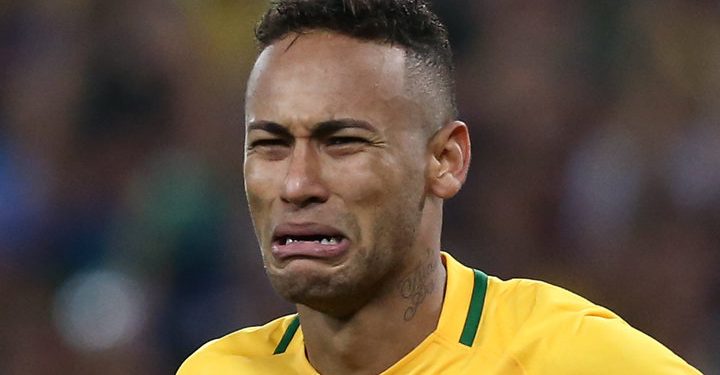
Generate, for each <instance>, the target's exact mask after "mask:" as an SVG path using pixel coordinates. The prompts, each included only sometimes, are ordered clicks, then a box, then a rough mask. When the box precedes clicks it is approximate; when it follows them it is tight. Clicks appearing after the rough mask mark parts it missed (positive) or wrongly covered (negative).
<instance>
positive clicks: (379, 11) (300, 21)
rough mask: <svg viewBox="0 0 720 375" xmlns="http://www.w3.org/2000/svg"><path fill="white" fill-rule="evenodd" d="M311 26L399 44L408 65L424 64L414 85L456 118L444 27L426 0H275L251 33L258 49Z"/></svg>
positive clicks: (448, 118)
mask: <svg viewBox="0 0 720 375" xmlns="http://www.w3.org/2000/svg"><path fill="white" fill-rule="evenodd" d="M312 30H327V31H330V32H336V33H338V34H343V35H346V36H350V37H353V38H356V39H360V40H366V41H371V42H377V43H383V44H385V43H387V44H391V45H397V46H400V47H402V48H403V49H405V51H406V56H408V60H410V61H409V63H408V64H407V65H408V67H409V68H408V69H414V68H415V67H424V68H426V70H425V71H424V72H425V74H423V75H422V76H423V78H424V79H422V80H421V81H423V82H418V83H419V84H420V85H421V87H422V88H423V89H424V90H425V91H427V92H428V93H429V94H430V95H432V96H436V97H438V96H439V98H440V99H441V102H442V106H443V108H442V109H441V110H442V111H443V112H444V114H443V115H442V117H443V119H442V120H443V121H449V120H451V119H452V118H454V117H456V116H457V107H456V104H455V82H454V80H453V78H452V75H453V70H454V66H453V62H452V51H451V49H450V42H449V41H448V33H447V29H446V28H445V26H444V25H443V24H442V22H441V21H440V19H439V18H438V16H437V15H436V14H435V13H433V12H432V10H431V9H430V6H429V4H428V2H427V1H426V0H275V1H272V2H271V5H270V9H268V11H267V12H266V13H265V15H264V16H263V17H262V19H261V20H260V22H259V23H258V25H257V27H256V28H255V37H256V39H257V42H258V46H259V48H260V49H261V50H263V49H265V48H266V47H268V46H269V45H271V44H273V43H275V42H276V41H278V40H280V39H282V38H283V37H285V36H286V35H288V34H291V33H303V32H307V31H312ZM437 125H442V124H437Z"/></svg>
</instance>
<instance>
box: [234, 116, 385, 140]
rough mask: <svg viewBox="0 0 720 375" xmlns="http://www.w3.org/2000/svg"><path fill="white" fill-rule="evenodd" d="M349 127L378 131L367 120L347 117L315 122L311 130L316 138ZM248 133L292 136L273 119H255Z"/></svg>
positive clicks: (249, 126) (285, 127) (286, 128)
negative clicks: (259, 132)
mask: <svg viewBox="0 0 720 375" xmlns="http://www.w3.org/2000/svg"><path fill="white" fill-rule="evenodd" d="M347 128H360V129H365V130H368V131H370V132H373V133H376V132H377V129H376V128H375V127H374V126H373V125H372V124H370V123H369V122H367V121H363V120H358V119H352V118H346V119H337V120H328V121H322V122H319V123H317V124H315V125H314V126H313V127H312V130H311V133H312V134H311V136H312V137H315V138H323V137H326V136H328V135H330V134H333V133H335V132H338V131H340V130H342V129H347ZM247 129H248V133H249V132H251V131H253V130H263V131H266V132H268V133H271V134H274V135H277V136H280V137H292V136H293V135H292V133H291V132H290V130H289V129H288V127H287V126H284V125H281V124H278V123H276V122H273V121H264V120H259V121H253V122H251V123H250V124H249V125H248V128H247Z"/></svg>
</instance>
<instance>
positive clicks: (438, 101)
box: [256, 27, 457, 135]
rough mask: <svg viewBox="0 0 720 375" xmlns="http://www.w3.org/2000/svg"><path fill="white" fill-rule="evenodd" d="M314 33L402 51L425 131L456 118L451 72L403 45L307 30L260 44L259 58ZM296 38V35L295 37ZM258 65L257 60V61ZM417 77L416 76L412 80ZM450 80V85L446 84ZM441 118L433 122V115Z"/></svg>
mask: <svg viewBox="0 0 720 375" xmlns="http://www.w3.org/2000/svg"><path fill="white" fill-rule="evenodd" d="M313 32H324V33H329V34H336V35H341V36H344V37H347V38H351V39H354V40H356V41H360V42H364V43H373V44H376V45H379V46H386V47H390V48H398V49H400V50H401V51H403V56H404V62H403V67H404V70H403V74H404V78H405V79H404V82H405V83H404V85H403V90H404V91H405V92H407V93H410V94H411V95H413V96H414V97H421V99H420V101H421V102H423V104H427V105H422V108H423V109H424V110H425V112H426V113H425V114H424V116H423V117H424V118H425V122H426V124H423V128H424V129H425V130H427V131H428V132H429V134H428V135H431V134H433V133H434V132H435V131H436V130H437V129H439V128H440V127H442V126H443V125H445V123H448V122H450V121H452V120H454V119H455V118H456V117H457V109H456V107H455V101H454V98H453V96H454V92H453V90H454V88H453V85H454V83H453V82H452V80H453V78H452V68H451V67H450V68H449V69H445V68H444V67H443V66H442V65H441V66H440V67H434V66H432V63H431V62H430V61H429V60H430V56H429V55H428V54H423V53H422V52H420V51H418V50H415V49H413V48H411V47H410V46H406V45H404V44H402V43H395V42H393V41H392V40H382V39H373V38H362V37H358V36H356V35H352V34H351V33H346V32H343V31H340V30H334V29H331V28H323V27H318V28H305V29H300V30H291V31H288V32H287V33H285V34H282V35H280V36H278V37H276V38H274V39H272V41H270V42H269V43H262V42H261V43H259V45H258V47H259V48H258V50H259V53H258V56H259V55H260V54H262V53H263V52H264V51H265V50H266V49H267V48H269V47H271V46H273V45H275V44H276V43H278V42H280V41H281V40H284V39H286V38H288V37H292V38H293V40H292V41H291V42H290V43H289V44H288V46H287V47H286V50H287V49H290V48H292V46H293V45H294V44H295V41H296V40H297V39H298V38H300V37H302V36H303V35H306V34H310V33H313ZM293 34H294V35H293ZM256 61H257V58H256ZM414 73H416V74H417V76H413V75H414ZM435 74H438V75H446V76H447V77H446V79H436V78H434V77H433V75H435ZM445 80H448V81H450V82H448V85H445V84H444V82H442V81H445ZM423 87H426V88H427V87H431V88H432V91H433V92H436V93H439V94H440V95H432V92H426V91H427V90H423ZM433 113H434V114H438V113H439V114H440V115H439V118H438V115H436V116H435V118H433V116H432V114H433Z"/></svg>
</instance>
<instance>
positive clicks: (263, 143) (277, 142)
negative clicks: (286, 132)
mask: <svg viewBox="0 0 720 375" xmlns="http://www.w3.org/2000/svg"><path fill="white" fill-rule="evenodd" d="M287 145H288V143H287V141H285V140H284V139H280V138H271V139H258V140H256V141H252V142H250V145H249V148H250V149H254V148H257V147H272V146H287Z"/></svg>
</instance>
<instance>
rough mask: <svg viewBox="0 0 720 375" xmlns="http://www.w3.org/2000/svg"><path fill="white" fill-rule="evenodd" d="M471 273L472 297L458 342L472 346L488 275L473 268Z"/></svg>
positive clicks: (483, 303) (483, 301)
mask: <svg viewBox="0 0 720 375" xmlns="http://www.w3.org/2000/svg"><path fill="white" fill-rule="evenodd" d="M473 273H474V274H475V282H474V284H473V291H472V297H471V298H470V308H468V313H467V317H466V318H465V327H464V328H463V331H462V334H461V335H460V343H461V344H463V345H466V346H472V344H473V341H474V340H475V335H476V334H477V330H478V326H480V318H481V317H482V311H483V306H484V305H485V293H486V292H487V284H488V277H487V275H486V274H484V273H483V272H482V271H478V270H475V269H474V270H473Z"/></svg>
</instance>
